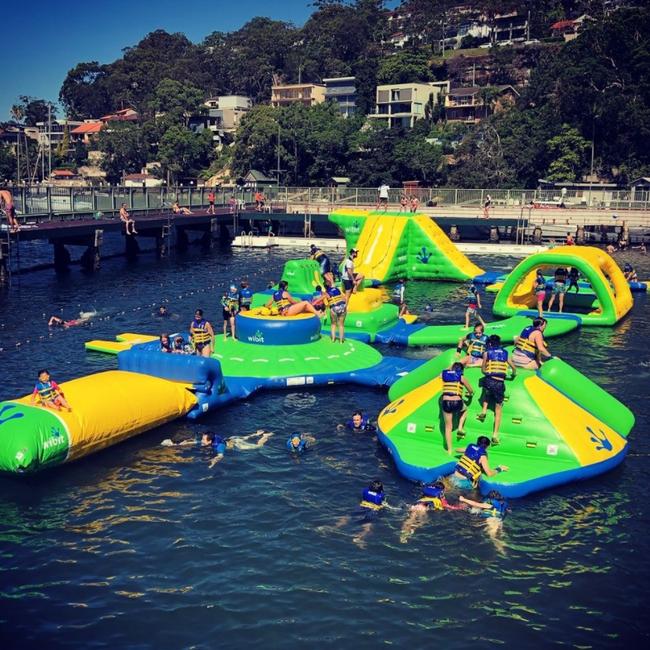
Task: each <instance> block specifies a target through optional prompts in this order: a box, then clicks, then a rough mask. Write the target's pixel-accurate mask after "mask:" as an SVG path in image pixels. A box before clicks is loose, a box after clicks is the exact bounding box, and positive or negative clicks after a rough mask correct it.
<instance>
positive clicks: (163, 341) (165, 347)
mask: <svg viewBox="0 0 650 650" xmlns="http://www.w3.org/2000/svg"><path fill="white" fill-rule="evenodd" d="M160 351H161V352H165V353H167V354H171V353H172V352H173V351H174V349H173V347H172V343H171V341H170V340H169V334H161V335H160Z"/></svg>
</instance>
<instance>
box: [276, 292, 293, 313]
mask: <svg viewBox="0 0 650 650" xmlns="http://www.w3.org/2000/svg"><path fill="white" fill-rule="evenodd" d="M284 294H285V291H284V290H283V289H278V290H277V291H274V292H273V302H274V303H275V306H276V307H277V309H278V311H279V312H283V311H284V310H285V309H288V308H289V306H290V305H291V302H290V301H289V300H287V299H286V298H285V297H284Z"/></svg>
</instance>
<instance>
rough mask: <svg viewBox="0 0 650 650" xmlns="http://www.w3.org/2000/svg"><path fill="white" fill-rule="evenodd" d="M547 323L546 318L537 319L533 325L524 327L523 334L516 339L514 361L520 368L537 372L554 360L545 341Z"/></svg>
mask: <svg viewBox="0 0 650 650" xmlns="http://www.w3.org/2000/svg"><path fill="white" fill-rule="evenodd" d="M546 323H547V320H546V319H545V318H535V320H533V324H532V325H529V326H528V327H524V329H523V330H522V331H521V334H520V335H519V336H516V337H515V349H514V352H513V353H512V361H513V363H514V364H515V365H516V366H518V367H519V368H525V369H526V370H537V369H538V368H540V367H541V365H542V363H544V362H545V361H548V360H549V359H552V358H553V356H552V355H551V353H550V352H549V351H548V347H547V346H546V341H545V340H544V330H545V329H546Z"/></svg>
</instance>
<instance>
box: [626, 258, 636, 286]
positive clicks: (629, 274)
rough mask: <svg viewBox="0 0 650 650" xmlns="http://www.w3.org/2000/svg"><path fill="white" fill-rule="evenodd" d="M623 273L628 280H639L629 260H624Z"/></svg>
mask: <svg viewBox="0 0 650 650" xmlns="http://www.w3.org/2000/svg"><path fill="white" fill-rule="evenodd" d="M623 275H624V276H625V279H626V280H627V281H628V282H638V281H639V277H638V276H637V273H636V270H635V268H634V267H633V266H632V265H631V264H630V263H629V262H625V266H624V267H623Z"/></svg>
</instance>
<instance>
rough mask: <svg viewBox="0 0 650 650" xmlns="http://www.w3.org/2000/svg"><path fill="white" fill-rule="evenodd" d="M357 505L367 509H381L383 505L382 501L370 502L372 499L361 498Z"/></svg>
mask: <svg viewBox="0 0 650 650" xmlns="http://www.w3.org/2000/svg"><path fill="white" fill-rule="evenodd" d="M359 505H360V506H361V507H362V508H368V509H369V510H381V509H382V508H383V507H384V504H383V503H382V504H381V505H379V504H378V503H372V501H366V500H365V499H363V500H362V501H361V503H360V504H359Z"/></svg>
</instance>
